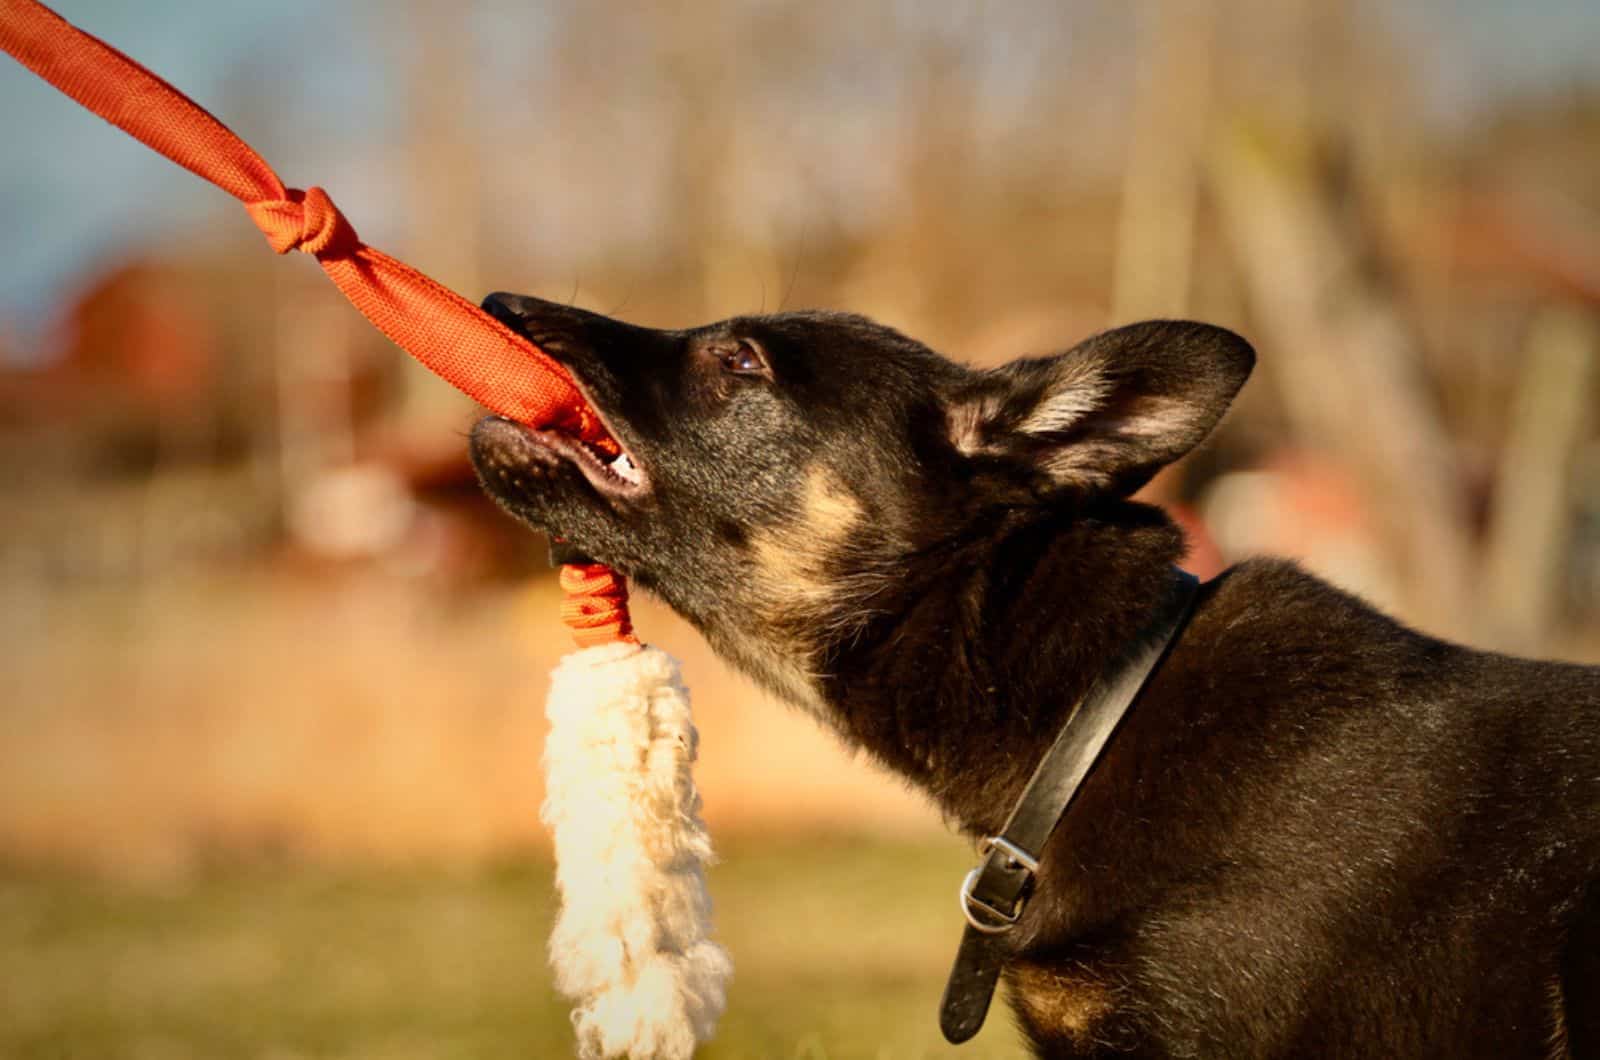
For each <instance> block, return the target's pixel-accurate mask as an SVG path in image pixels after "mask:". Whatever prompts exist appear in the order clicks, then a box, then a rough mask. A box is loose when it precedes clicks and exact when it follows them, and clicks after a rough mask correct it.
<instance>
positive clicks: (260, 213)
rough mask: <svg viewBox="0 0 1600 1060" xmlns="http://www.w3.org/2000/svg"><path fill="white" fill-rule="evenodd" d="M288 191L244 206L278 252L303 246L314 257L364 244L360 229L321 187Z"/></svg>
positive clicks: (334, 255) (333, 255) (338, 253)
mask: <svg viewBox="0 0 1600 1060" xmlns="http://www.w3.org/2000/svg"><path fill="white" fill-rule="evenodd" d="M285 195H286V198H282V199H264V200H262V201H260V202H249V203H245V207H244V208H245V209H246V210H248V211H250V219H251V220H252V221H254V222H255V223H256V227H257V228H259V229H261V231H262V232H263V233H264V234H265V235H266V237H267V242H268V243H269V244H271V246H272V249H273V250H274V251H276V252H277V253H279V254H287V253H289V251H291V250H294V249H296V248H299V249H300V250H303V251H305V252H306V253H307V254H310V255H311V256H312V257H317V258H320V257H323V256H325V255H326V256H330V257H337V256H339V255H340V254H341V253H348V252H349V251H352V250H354V249H355V248H357V247H359V246H360V245H361V240H360V239H358V238H357V237H356V230H355V229H354V228H351V227H350V222H349V221H346V220H345V219H344V214H342V213H340V212H339V208H338V207H337V206H335V205H334V204H333V200H332V199H330V198H328V193H327V192H325V191H323V190H322V189H321V188H318V187H314V186H313V187H310V188H307V189H306V190H305V191H301V190H300V189H298V188H290V189H289V190H288V191H287V192H286V193H285Z"/></svg>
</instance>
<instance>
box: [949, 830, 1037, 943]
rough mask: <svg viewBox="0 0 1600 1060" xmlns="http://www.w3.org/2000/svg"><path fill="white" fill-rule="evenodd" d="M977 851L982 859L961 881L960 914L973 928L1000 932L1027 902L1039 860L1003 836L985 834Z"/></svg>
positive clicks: (986, 932)
mask: <svg viewBox="0 0 1600 1060" xmlns="http://www.w3.org/2000/svg"><path fill="white" fill-rule="evenodd" d="M978 852H979V853H980V854H982V855H983V861H982V862H981V863H980V864H979V865H978V866H977V867H976V868H974V869H973V870H972V871H971V872H969V873H967V876H966V879H964V880H962V881H961V893H960V901H961V915H962V916H963V917H965V918H966V920H967V923H968V924H970V925H972V929H973V930H974V931H980V932H982V933H983V934H985V935H1003V934H1005V933H1006V932H1008V931H1010V930H1011V929H1012V928H1013V927H1015V926H1016V924H1017V921H1018V920H1019V919H1020V918H1021V916H1022V909H1023V907H1024V906H1025V905H1027V904H1028V896H1029V895H1030V894H1032V893H1033V879H1034V874H1035V873H1037V872H1038V871H1039V859H1038V858H1036V857H1034V856H1033V855H1032V854H1030V853H1028V852H1027V851H1026V850H1024V849H1022V848H1021V847H1019V846H1017V845H1016V844H1015V843H1013V842H1011V841H1010V840H1009V839H1007V838H1006V837H1005V836H986V837H985V838H984V839H983V840H982V841H980V842H979V844H978Z"/></svg>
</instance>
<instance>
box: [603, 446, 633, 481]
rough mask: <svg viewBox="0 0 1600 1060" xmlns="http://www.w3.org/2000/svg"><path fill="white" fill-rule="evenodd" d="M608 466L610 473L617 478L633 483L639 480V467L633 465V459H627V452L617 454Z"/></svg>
mask: <svg viewBox="0 0 1600 1060" xmlns="http://www.w3.org/2000/svg"><path fill="white" fill-rule="evenodd" d="M610 467H611V471H612V473H613V474H615V475H616V476H617V477H618V478H621V479H626V480H627V481H629V482H633V483H637V482H638V481H639V469H638V468H636V467H634V466H633V461H632V460H629V459H628V454H627V453H621V454H619V455H618V456H617V458H616V459H615V460H613V461H611V464H610Z"/></svg>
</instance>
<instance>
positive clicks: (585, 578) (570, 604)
mask: <svg viewBox="0 0 1600 1060" xmlns="http://www.w3.org/2000/svg"><path fill="white" fill-rule="evenodd" d="M561 589H562V591H563V592H565V593H566V594H567V595H566V598H565V599H564V600H562V601H561V621H563V622H565V623H566V624H567V628H568V629H570V630H572V639H573V640H575V641H577V642H578V647H580V648H592V647H594V646H595V645H597V644H610V643H611V642H612V641H623V642H625V643H628V644H637V643H639V638H638V637H635V636H634V635H633V620H632V619H631V618H629V617H628V583H627V582H626V581H625V580H624V579H623V577H622V575H620V574H618V573H617V572H616V571H614V570H612V569H611V568H610V567H607V566H604V565H602V564H599V563H589V564H576V563H569V564H566V565H565V566H563V567H562V568H561Z"/></svg>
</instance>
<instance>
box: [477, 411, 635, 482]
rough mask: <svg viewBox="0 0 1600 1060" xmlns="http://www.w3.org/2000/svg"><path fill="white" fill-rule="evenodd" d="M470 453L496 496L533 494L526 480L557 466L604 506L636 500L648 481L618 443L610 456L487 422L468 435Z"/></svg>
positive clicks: (564, 437) (562, 438)
mask: <svg viewBox="0 0 1600 1060" xmlns="http://www.w3.org/2000/svg"><path fill="white" fill-rule="evenodd" d="M472 448H473V454H474V456H475V457H476V458H477V462H478V464H479V470H480V473H481V474H482V476H483V478H484V480H485V482H486V484H487V485H489V486H490V487H491V488H492V489H494V490H495V492H497V493H499V494H501V495H502V496H503V495H505V494H507V493H508V492H512V491H516V490H519V489H520V490H524V491H530V492H531V491H533V490H535V489H537V486H536V484H535V483H534V482H533V481H531V479H532V478H535V477H547V476H548V474H549V473H550V472H553V471H554V470H556V469H557V468H559V467H560V466H562V465H571V466H572V467H574V468H576V469H577V471H578V473H579V474H581V475H582V476H583V478H584V480H585V481H586V482H587V483H588V484H589V486H590V488H592V489H593V490H594V492H596V493H598V494H599V495H600V496H601V497H604V498H606V499H608V500H615V501H632V500H637V499H638V498H640V497H642V496H644V495H645V494H646V493H648V492H649V491H650V477H649V475H647V474H646V473H645V471H644V469H643V468H641V467H640V466H639V464H638V462H637V461H636V460H635V459H634V458H633V455H632V454H631V453H629V452H628V450H627V449H623V448H621V443H618V448H619V450H620V451H619V452H618V454H617V455H615V456H612V455H611V454H609V453H607V452H604V451H603V450H601V449H599V448H598V447H596V446H593V445H589V444H588V443H586V442H583V441H580V440H579V439H577V438H574V437H573V436H571V435H569V434H564V433H562V432H561V431H550V430H539V429H537V428H533V427H529V426H526V425H524V424H521V423H517V422H516V421H515V420H509V419H506V418H505V417H504V416H490V417H488V418H487V419H484V420H482V421H481V422H479V424H478V426H477V427H476V428H475V429H474V430H473V432H472ZM540 471H543V472H544V473H545V475H539V472H540ZM540 492H543V491H542V490H541V491H540Z"/></svg>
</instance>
